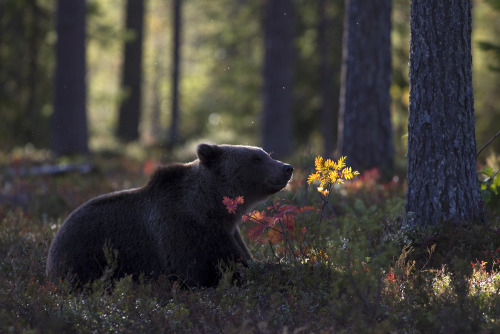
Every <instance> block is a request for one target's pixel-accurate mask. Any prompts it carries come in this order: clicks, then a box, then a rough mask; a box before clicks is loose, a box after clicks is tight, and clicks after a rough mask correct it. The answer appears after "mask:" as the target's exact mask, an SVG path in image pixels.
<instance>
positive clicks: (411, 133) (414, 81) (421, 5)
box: [406, 0, 484, 225]
mask: <svg viewBox="0 0 500 334" xmlns="http://www.w3.org/2000/svg"><path fill="white" fill-rule="evenodd" d="M410 15H411V17H410V25H411V41H410V106H409V112H410V116H409V120H408V181H407V182H408V185H407V193H406V211H407V212H408V213H411V217H412V218H413V221H414V223H415V224H416V225H430V224H439V223H440V222H443V221H452V222H454V223H462V222H472V221H477V220H482V219H483V217H484V204H483V201H482V198H481V195H480V192H479V186H478V181H477V172H476V142H475V137H474V129H475V122H474V100H473V92H472V54H471V29H472V28H471V2H470V0H456V1H446V2H444V1H436V0H434V1H418V0H412V2H411V14H410Z"/></svg>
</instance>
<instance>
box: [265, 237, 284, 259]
mask: <svg viewBox="0 0 500 334" xmlns="http://www.w3.org/2000/svg"><path fill="white" fill-rule="evenodd" d="M267 242H268V243H269V247H271V252H272V253H273V255H274V257H275V258H276V259H277V260H278V263H279V262H281V258H280V257H279V256H278V255H276V253H275V252H274V248H273V244H272V243H271V240H268V241H267Z"/></svg>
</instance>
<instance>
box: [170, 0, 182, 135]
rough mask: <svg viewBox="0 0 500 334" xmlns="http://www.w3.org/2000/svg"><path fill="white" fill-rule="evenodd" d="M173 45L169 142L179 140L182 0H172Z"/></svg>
mask: <svg viewBox="0 0 500 334" xmlns="http://www.w3.org/2000/svg"><path fill="white" fill-rule="evenodd" d="M172 6H173V11H172V18H173V20H172V21H173V28H172V32H173V46H172V51H173V52H172V109H171V112H172V118H171V123H170V133H169V144H170V145H174V144H175V143H176V142H178V141H179V74H180V49H181V29H182V25H181V24H182V11H181V9H182V0H173V2H172Z"/></svg>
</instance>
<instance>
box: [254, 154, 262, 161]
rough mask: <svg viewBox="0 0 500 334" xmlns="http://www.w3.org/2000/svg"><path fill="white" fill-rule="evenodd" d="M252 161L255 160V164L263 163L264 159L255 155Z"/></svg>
mask: <svg viewBox="0 0 500 334" xmlns="http://www.w3.org/2000/svg"><path fill="white" fill-rule="evenodd" d="M252 160H253V161H254V162H262V157H260V156H258V155H254V156H253V157H252Z"/></svg>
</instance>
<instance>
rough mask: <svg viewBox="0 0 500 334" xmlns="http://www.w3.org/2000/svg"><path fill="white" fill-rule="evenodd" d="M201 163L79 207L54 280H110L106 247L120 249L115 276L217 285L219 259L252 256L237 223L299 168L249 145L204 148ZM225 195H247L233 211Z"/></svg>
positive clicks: (59, 247) (54, 252)
mask: <svg viewBox="0 0 500 334" xmlns="http://www.w3.org/2000/svg"><path fill="white" fill-rule="evenodd" d="M197 152H198V158H199V159H197V160H195V161H193V162H191V163H187V164H172V165H168V166H164V167H160V168H159V169H157V171H156V172H155V173H154V175H153V176H152V177H151V180H150V181H149V183H148V184H147V185H146V186H144V187H142V188H137V189H131V190H124V191H119V192H115V193H111V194H107V195H103V196H99V197H96V198H94V199H92V200H90V201H88V202H87V203H85V204H83V205H82V206H80V207H79V208H78V209H76V210H75V211H74V212H73V213H72V214H71V215H70V216H69V217H68V218H67V219H66V221H65V222H64V224H63V225H62V226H61V228H60V230H59V231H58V233H57V234H56V236H55V238H54V241H53V242H52V245H51V247H50V250H49V255H48V259H47V275H48V276H49V277H50V278H51V279H59V278H68V277H72V279H73V283H74V284H84V283H87V282H90V281H93V280H95V279H97V278H100V277H102V276H103V273H104V269H105V268H106V266H107V265H108V263H107V261H106V257H105V254H104V251H103V249H104V248H106V247H108V248H110V249H114V250H116V251H117V258H116V267H114V268H113V269H114V271H113V272H112V275H111V277H113V278H118V277H122V276H124V275H129V274H132V275H134V276H135V277H138V276H139V275H140V274H142V273H143V274H144V275H146V277H157V276H158V275H160V274H165V275H167V276H169V277H172V278H180V279H181V280H182V281H183V282H185V283H186V284H187V285H189V286H211V285H214V284H217V281H218V277H219V273H218V271H217V267H218V263H219V262H220V261H223V262H226V263H227V262H229V261H240V262H242V263H244V264H246V263H247V261H249V260H251V259H252V256H251V254H250V252H249V251H248V248H247V247H246V245H245V243H244V242H243V240H242V238H241V235H240V232H239V229H238V227H237V223H238V222H239V221H240V219H241V216H242V214H243V213H245V212H246V211H248V210H249V209H250V208H251V207H252V206H253V205H254V204H255V203H257V202H259V201H261V200H264V199H265V198H267V197H268V196H269V195H271V194H273V193H275V192H277V191H279V190H281V189H282V188H283V187H285V186H286V184H287V182H288V180H289V179H290V177H291V174H292V170H293V168H292V167H291V166H290V165H286V164H283V163H282V162H279V161H277V160H274V159H272V158H271V157H270V156H269V155H268V154H267V153H265V152H264V151H263V150H262V149H260V148H256V147H250V146H230V145H221V146H217V145H206V144H202V145H200V146H198V150H197ZM223 196H227V197H230V198H235V197H237V196H244V199H245V203H244V204H243V205H242V206H240V208H239V209H238V211H237V212H236V213H235V214H229V213H228V212H227V210H226V208H225V206H224V204H223V203H222V198H223Z"/></svg>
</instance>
